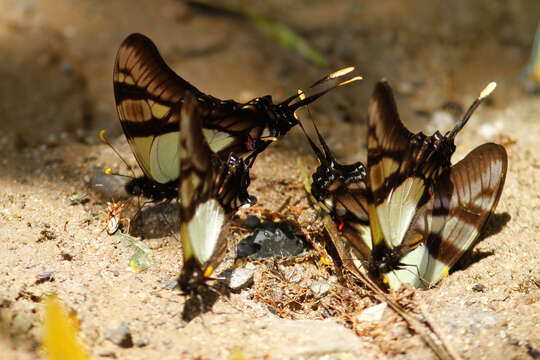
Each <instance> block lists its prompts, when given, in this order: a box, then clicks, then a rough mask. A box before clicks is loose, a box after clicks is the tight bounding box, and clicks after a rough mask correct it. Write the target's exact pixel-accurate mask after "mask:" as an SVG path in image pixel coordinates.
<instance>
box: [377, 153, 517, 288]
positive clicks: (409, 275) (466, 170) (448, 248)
mask: <svg viewBox="0 0 540 360" xmlns="http://www.w3.org/2000/svg"><path fill="white" fill-rule="evenodd" d="M507 166H508V161H507V155H506V150H505V149H504V148H503V147H502V146H500V145H496V144H492V143H488V144H484V145H481V146H479V147H477V148H476V149H474V150H473V151H472V152H470V153H469V154H468V155H467V156H466V157H465V158H464V159H463V160H462V161H460V162H459V163H457V164H456V165H454V166H453V167H452V168H451V169H449V170H448V171H446V172H445V173H444V174H443V175H441V176H440V178H439V179H438V180H437V182H436V183H435V185H434V187H433V197H432V198H431V199H430V201H429V202H427V203H426V204H425V205H423V206H422V208H421V209H420V210H419V211H418V213H417V215H416V216H415V219H414V220H413V226H412V227H411V229H410V230H409V232H408V233H407V235H406V238H416V239H422V245H421V246H419V247H418V250H415V251H414V252H412V253H410V254H409V255H408V256H409V258H402V259H401V262H402V263H403V264H415V266H414V267H412V266H404V267H401V268H400V269H398V270H394V271H392V272H391V273H387V274H385V277H386V278H387V280H388V284H389V287H391V288H399V287H400V286H401V284H402V283H405V282H409V283H412V284H413V285H415V286H417V287H426V286H428V285H434V284H436V283H437V282H439V281H440V280H441V279H442V278H443V277H444V276H445V275H446V274H448V271H449V270H450V269H451V268H452V266H454V264H455V263H456V262H457V261H458V260H459V258H460V257H461V256H462V255H463V253H464V252H466V251H467V250H469V249H470V248H471V247H472V246H473V245H474V243H475V241H476V240H477V239H478V237H479V236H480V234H481V232H482V229H483V228H484V226H485V224H486V223H487V221H488V219H489V217H490V215H491V214H492V213H493V212H494V211H495V207H496V206H497V202H498V201H499V198H500V196H501V193H502V189H503V186H504V181H505V178H506V169H507ZM406 241H409V240H407V239H406Z"/></svg>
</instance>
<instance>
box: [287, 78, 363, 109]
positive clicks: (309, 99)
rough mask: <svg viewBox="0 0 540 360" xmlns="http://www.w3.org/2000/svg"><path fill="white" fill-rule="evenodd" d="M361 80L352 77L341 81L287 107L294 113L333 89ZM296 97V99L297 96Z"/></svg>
mask: <svg viewBox="0 0 540 360" xmlns="http://www.w3.org/2000/svg"><path fill="white" fill-rule="evenodd" d="M362 79H363V78H362V77H361V76H355V77H353V78H351V79H348V80H345V81H342V82H340V83H338V84H336V85H333V86H331V87H329V88H328V89H325V90H322V91H320V92H318V93H315V94H313V95H311V96H308V97H306V98H304V99H303V100H300V101H298V102H296V103H294V104H292V105H289V107H290V109H291V111H295V110H296V109H298V108H300V107H302V106H305V105H308V104H311V103H312V102H314V101H315V100H317V99H318V98H320V97H321V96H323V95H325V94H326V93H328V92H329V91H332V90H334V89H335V88H338V87H340V86H344V85H348V84H351V83H353V82H356V81H359V80H362ZM319 81H320V80H319ZM325 81H326V80H325ZM296 97H298V95H297V96H296Z"/></svg>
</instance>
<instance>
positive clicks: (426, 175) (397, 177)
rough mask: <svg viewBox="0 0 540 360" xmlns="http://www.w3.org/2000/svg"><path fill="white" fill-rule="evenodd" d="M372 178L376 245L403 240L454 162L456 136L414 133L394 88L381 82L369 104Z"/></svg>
mask: <svg viewBox="0 0 540 360" xmlns="http://www.w3.org/2000/svg"><path fill="white" fill-rule="evenodd" d="M368 116H369V120H368V125H369V128H368V183H369V188H370V191H371V195H370V207H369V217H370V224H371V229H372V236H373V244H374V247H376V246H379V247H383V246H384V247H388V248H390V249H393V248H396V247H398V246H405V247H408V248H409V249H410V250H412V249H413V248H415V247H416V246H417V244H416V243H412V244H404V243H403V240H404V236H405V233H406V231H407V229H408V228H409V226H410V224H411V221H412V219H413V217H414V215H415V213H416V210H417V209H418V208H419V207H420V205H421V204H422V203H423V202H425V201H426V199H427V198H426V193H427V191H426V189H427V187H429V186H430V185H431V184H432V182H433V181H434V179H435V178H436V177H437V176H439V175H440V174H441V173H442V172H443V171H444V169H447V168H448V167H450V157H451V155H452V153H453V152H454V149H455V147H454V145H453V142H451V141H448V140H447V139H446V138H445V137H443V136H442V135H440V133H438V132H437V133H435V134H434V135H432V136H429V137H428V136H426V135H424V134H423V133H421V132H420V133H418V134H412V133H411V132H410V131H409V130H407V129H406V128H405V126H404V125H403V123H402V122H401V120H400V118H399V115H398V112H397V107H396V103H395V101H394V96H393V94H392V89H391V88H390V86H389V85H388V84H387V83H386V82H385V81H381V82H379V83H378V84H377V85H376V87H375V90H374V92H373V95H372V97H371V101H370V105H369V113H368Z"/></svg>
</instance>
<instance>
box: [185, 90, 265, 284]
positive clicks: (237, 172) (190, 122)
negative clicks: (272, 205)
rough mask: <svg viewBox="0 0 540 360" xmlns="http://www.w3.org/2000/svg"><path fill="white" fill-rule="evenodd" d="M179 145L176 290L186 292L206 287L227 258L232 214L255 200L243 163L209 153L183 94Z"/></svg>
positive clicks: (193, 102) (193, 104) (199, 121)
mask: <svg viewBox="0 0 540 360" xmlns="http://www.w3.org/2000/svg"><path fill="white" fill-rule="evenodd" d="M179 144H180V145H179V157H180V170H181V171H180V181H179V199H180V230H181V235H182V244H183V251H184V266H183V268H182V273H181V275H180V278H179V284H180V287H181V289H182V290H183V291H185V292H189V291H191V290H193V289H195V288H196V287H197V286H199V285H201V284H202V283H204V281H205V279H207V278H208V277H209V276H210V275H211V274H212V271H213V270H214V268H215V266H216V265H217V264H218V263H219V261H220V260H221V259H222V257H223V255H224V254H225V250H226V240H225V237H224V236H225V230H226V228H227V226H228V224H229V220H230V218H231V216H232V214H233V212H234V211H235V210H237V209H238V208H239V207H240V206H242V205H244V204H253V203H254V202H255V199H254V198H253V197H250V196H249V195H248V194H247V187H248V186H249V171H248V168H247V167H246V166H245V163H244V162H243V161H242V160H241V159H238V158H237V157H235V156H234V155H231V156H230V157H229V159H228V160H227V161H223V160H221V159H220V158H219V156H218V155H217V154H215V153H214V152H213V151H212V150H211V149H210V146H209V145H208V143H207V141H206V138H205V137H204V135H203V131H202V118H201V116H200V113H199V107H198V106H197V101H196V100H195V98H194V97H193V96H192V95H191V94H186V96H185V99H184V106H183V107H182V111H181V122H180V139H179Z"/></svg>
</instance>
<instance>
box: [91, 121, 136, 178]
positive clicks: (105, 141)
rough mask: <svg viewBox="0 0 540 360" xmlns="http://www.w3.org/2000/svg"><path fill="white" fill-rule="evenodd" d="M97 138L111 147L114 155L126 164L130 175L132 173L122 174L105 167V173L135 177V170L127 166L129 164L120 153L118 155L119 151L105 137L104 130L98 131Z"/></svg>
mask: <svg viewBox="0 0 540 360" xmlns="http://www.w3.org/2000/svg"><path fill="white" fill-rule="evenodd" d="M99 138H100V140H101V141H102V142H103V143H104V144H106V145H108V146H109V147H110V148H111V149H112V151H114V153H115V154H116V156H118V157H119V158H120V160H122V162H123V163H124V164H125V165H126V166H127V168H128V169H129V171H131V175H132V176H128V175H123V174H119V173H113V172H112V170H111V168H107V169H106V170H105V174H107V175H116V176H123V177H128V178H131V179H135V178H136V176H135V172H134V171H133V168H132V167H131V166H129V164H128V163H127V161H126V160H125V159H124V158H123V157H122V155H120V153H119V152H118V150H116V149H115V148H114V146H112V144H111V143H110V142H109V139H107V138H106V137H105V130H101V131H100V132H99Z"/></svg>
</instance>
